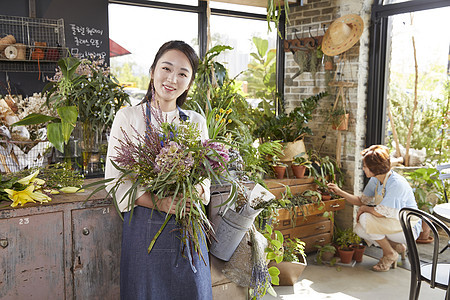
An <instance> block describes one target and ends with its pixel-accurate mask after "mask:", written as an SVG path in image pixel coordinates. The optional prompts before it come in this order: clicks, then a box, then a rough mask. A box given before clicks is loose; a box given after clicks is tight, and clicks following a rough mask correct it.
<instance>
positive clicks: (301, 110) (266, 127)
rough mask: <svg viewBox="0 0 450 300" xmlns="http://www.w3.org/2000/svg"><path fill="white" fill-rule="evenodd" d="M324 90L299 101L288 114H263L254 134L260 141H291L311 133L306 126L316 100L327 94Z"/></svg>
mask: <svg viewBox="0 0 450 300" xmlns="http://www.w3.org/2000/svg"><path fill="white" fill-rule="evenodd" d="M327 95H328V94H327V93H326V92H321V93H319V94H317V95H314V96H311V97H309V98H307V99H304V100H303V101H302V102H300V105H299V106H298V107H296V108H295V109H294V110H292V111H291V112H290V113H289V114H287V113H285V112H283V113H281V114H280V115H278V116H276V117H275V116H274V115H270V116H263V118H262V120H261V122H262V123H260V124H259V126H258V128H257V129H256V130H255V131H254V133H253V134H254V136H255V137H258V138H260V139H261V140H262V141H264V142H265V141H275V140H281V141H283V142H293V141H294V140H295V139H297V138H298V137H299V136H302V135H304V134H309V135H312V131H311V129H310V128H309V127H307V124H308V122H309V121H310V120H311V119H312V113H313V111H314V110H315V109H316V107H317V102H318V101H319V100H320V99H322V98H323V97H325V96H327Z"/></svg>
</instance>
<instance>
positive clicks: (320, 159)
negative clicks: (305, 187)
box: [309, 150, 344, 190]
mask: <svg viewBox="0 0 450 300" xmlns="http://www.w3.org/2000/svg"><path fill="white" fill-rule="evenodd" d="M309 158H310V159H311V161H313V162H314V165H313V168H311V169H310V170H311V172H312V175H313V176H314V181H315V182H316V184H317V185H318V186H319V189H320V190H328V187H327V183H328V182H335V183H336V184H337V185H338V186H340V187H341V186H342V184H343V183H344V176H343V173H342V170H341V168H340V167H339V166H338V165H337V163H336V160H335V159H333V158H331V157H329V156H328V155H327V156H320V155H319V154H318V153H317V152H315V151H314V150H311V151H309Z"/></svg>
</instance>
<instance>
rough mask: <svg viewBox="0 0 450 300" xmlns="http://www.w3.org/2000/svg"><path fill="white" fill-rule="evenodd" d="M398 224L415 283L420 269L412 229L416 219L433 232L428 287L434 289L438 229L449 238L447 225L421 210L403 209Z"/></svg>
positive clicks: (449, 232) (419, 274) (449, 231)
mask: <svg viewBox="0 0 450 300" xmlns="http://www.w3.org/2000/svg"><path fill="white" fill-rule="evenodd" d="M399 214H400V224H401V225H402V229H403V233H404V234H405V238H406V243H407V246H408V258H409V261H410V263H411V273H412V274H414V276H415V277H416V280H417V281H420V280H421V279H420V278H421V275H422V274H421V269H420V257H419V252H418V250H417V245H416V240H415V238H414V235H413V227H414V224H415V221H416V220H417V218H419V219H420V220H422V223H423V222H425V223H426V224H427V225H428V226H429V227H430V228H431V231H432V232H433V235H434V247H433V258H432V261H431V263H432V267H431V282H430V286H431V287H432V288H434V287H435V284H436V268H437V264H438V256H439V234H438V228H439V227H440V228H441V229H442V230H443V231H444V232H445V233H446V234H447V236H448V237H449V238H450V229H449V228H448V227H447V225H446V224H445V223H444V222H442V221H441V220H439V219H438V218H436V217H434V216H433V215H430V214H429V213H426V212H424V211H422V210H419V209H416V208H409V207H405V208H402V209H401V210H400V213H399Z"/></svg>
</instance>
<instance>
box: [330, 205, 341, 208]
mask: <svg viewBox="0 0 450 300" xmlns="http://www.w3.org/2000/svg"><path fill="white" fill-rule="evenodd" d="M340 206H341V205H340V204H333V205H331V207H332V208H337V207H340Z"/></svg>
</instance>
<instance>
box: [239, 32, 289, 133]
mask: <svg viewBox="0 0 450 300" xmlns="http://www.w3.org/2000/svg"><path fill="white" fill-rule="evenodd" d="M252 40H253V44H254V45H255V47H256V52H252V53H250V55H251V56H252V58H253V59H252V60H251V61H250V63H249V64H248V70H247V71H245V72H244V73H243V75H242V76H241V77H240V80H242V81H246V82H247V92H248V95H249V97H250V98H253V99H261V102H259V103H258V105H257V109H255V110H254V111H253V116H254V118H255V123H256V124H259V120H260V118H262V116H273V113H274V112H277V111H279V109H280V108H281V104H280V100H281V97H280V94H279V93H278V92H277V83H276V49H269V42H268V40H266V39H261V38H259V37H253V39H252Z"/></svg>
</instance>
